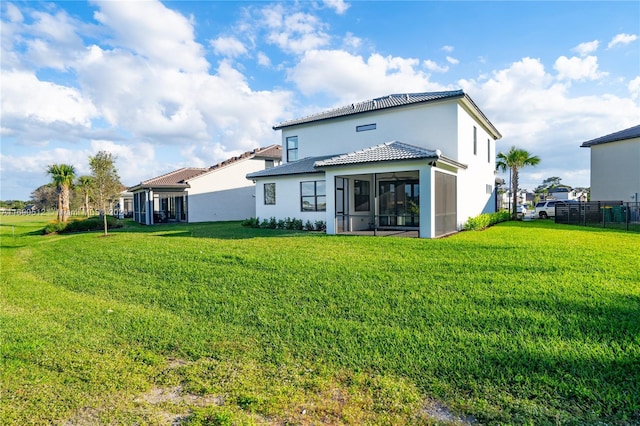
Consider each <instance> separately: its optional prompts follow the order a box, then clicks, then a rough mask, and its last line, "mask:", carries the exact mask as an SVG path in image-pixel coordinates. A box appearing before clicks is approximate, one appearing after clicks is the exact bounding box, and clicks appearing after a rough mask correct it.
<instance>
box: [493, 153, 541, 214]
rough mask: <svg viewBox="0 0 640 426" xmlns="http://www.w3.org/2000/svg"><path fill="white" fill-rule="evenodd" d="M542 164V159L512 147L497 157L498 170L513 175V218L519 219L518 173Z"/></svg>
mask: <svg viewBox="0 0 640 426" xmlns="http://www.w3.org/2000/svg"><path fill="white" fill-rule="evenodd" d="M538 163H540V158H539V157H538V156H536V155H531V154H530V153H529V151H526V150H524V149H519V148H516V147H515V146H512V147H511V148H510V149H509V151H507V153H506V154H505V153H502V152H501V153H499V154H498V155H497V161H496V168H497V169H498V170H500V171H502V172H505V171H507V169H509V172H510V173H511V195H512V197H513V203H512V204H511V218H512V219H515V218H516V217H517V211H518V210H517V209H518V172H519V171H520V169H521V168H523V167H526V166H535V165H537V164H538Z"/></svg>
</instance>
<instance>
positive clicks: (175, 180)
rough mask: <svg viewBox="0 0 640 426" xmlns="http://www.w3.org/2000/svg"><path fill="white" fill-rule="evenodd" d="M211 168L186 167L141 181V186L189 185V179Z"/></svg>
mask: <svg viewBox="0 0 640 426" xmlns="http://www.w3.org/2000/svg"><path fill="white" fill-rule="evenodd" d="M207 170H209V169H203V168H193V167H185V168H182V169H178V170H174V171H172V172H169V173H166V174H164V175H162V176H158V177H154V178H151V179H147V180H144V181H142V182H140V186H184V187H186V186H187V180H189V179H191V178H193V177H195V176H198V175H201V174H202V173H205V172H207Z"/></svg>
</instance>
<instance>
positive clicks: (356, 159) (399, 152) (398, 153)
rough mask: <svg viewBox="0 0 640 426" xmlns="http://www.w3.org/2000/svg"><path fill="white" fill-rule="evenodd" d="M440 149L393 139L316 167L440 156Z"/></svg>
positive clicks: (340, 156) (323, 161)
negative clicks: (431, 148)
mask: <svg viewBox="0 0 640 426" xmlns="http://www.w3.org/2000/svg"><path fill="white" fill-rule="evenodd" d="M440 157H441V153H440V151H438V150H436V151H433V150H430V149H424V148H420V147H418V146H414V145H409V144H406V143H402V142H398V141H393V142H387V143H383V144H381V145H376V146H372V147H370V148H365V149H362V150H360V151H355V152H350V153H348V154H342V155H338V156H334V157H331V158H328V159H326V160H321V161H318V162H316V164H315V166H316V167H326V166H338V165H344V164H356V163H375V162H379V161H397V160H414V159H421V158H436V159H437V158H440Z"/></svg>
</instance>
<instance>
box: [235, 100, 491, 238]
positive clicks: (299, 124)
mask: <svg viewBox="0 0 640 426" xmlns="http://www.w3.org/2000/svg"><path fill="white" fill-rule="evenodd" d="M274 130H280V131H281V132H282V146H283V164H282V165H281V166H279V167H275V168H273V169H269V170H262V171H257V172H253V173H250V174H248V175H247V178H248V179H252V180H253V181H255V182H256V183H257V185H256V215H257V217H260V218H270V217H276V218H278V219H282V218H286V217H291V218H299V219H302V220H303V221H305V222H306V221H307V220H310V221H311V222H314V221H319V220H321V221H325V222H326V227H327V233H328V234H338V233H344V232H351V231H359V230H368V229H383V228H384V229H403V230H418V231H419V236H420V237H423V238H432V237H438V236H442V235H446V234H449V233H452V232H455V231H457V230H458V229H460V227H461V226H462V225H463V224H464V222H466V220H467V219H468V218H469V217H473V216H477V215H479V214H481V213H485V212H493V211H494V210H495V201H496V200H495V196H496V195H495V191H494V189H495V173H494V171H495V154H496V153H495V141H496V140H498V139H499V138H500V137H501V135H500V133H499V132H498V130H497V129H496V128H495V127H494V125H493V124H492V123H491V122H490V121H489V119H488V118H487V117H486V116H485V115H484V114H483V113H482V111H480V109H479V108H478V106H477V105H476V104H475V103H474V102H473V101H472V100H471V98H470V97H469V96H468V95H467V94H465V93H464V92H462V91H461V90H457V91H447V92H434V93H408V94H395V95H389V96H385V97H381V98H377V99H372V100H368V101H365V102H360V103H354V104H351V105H347V106H344V107H341V108H337V109H332V110H329V111H325V112H321V113H319V114H315V115H312V116H309V117H303V118H299V119H295V120H290V121H286V122H283V123H280V124H278V125H276V126H274Z"/></svg>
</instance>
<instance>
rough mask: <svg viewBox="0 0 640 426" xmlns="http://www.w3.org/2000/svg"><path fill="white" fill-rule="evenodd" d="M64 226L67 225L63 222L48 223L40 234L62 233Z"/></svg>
mask: <svg viewBox="0 0 640 426" xmlns="http://www.w3.org/2000/svg"><path fill="white" fill-rule="evenodd" d="M66 226H67V224H66V223H64V222H57V221H56V222H49V223H47V226H45V227H44V229H43V230H42V233H43V234H45V235H46V234H53V233H55V232H62V231H63V230H64V228H65V227H66Z"/></svg>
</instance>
